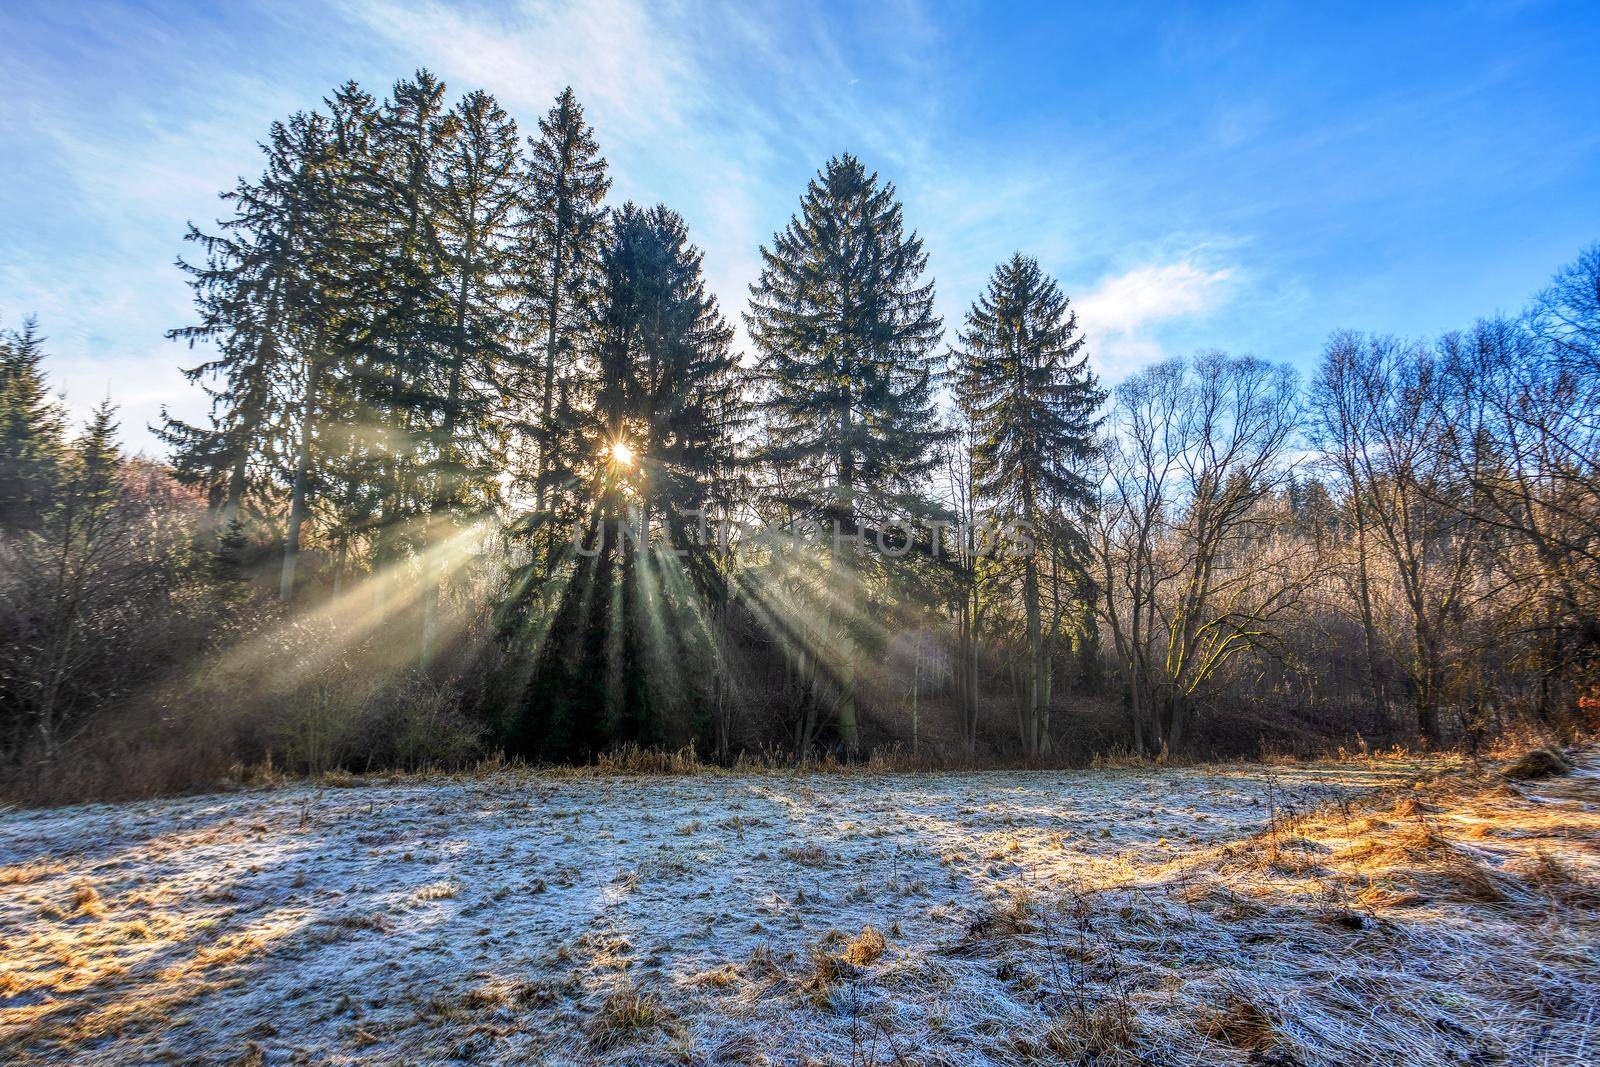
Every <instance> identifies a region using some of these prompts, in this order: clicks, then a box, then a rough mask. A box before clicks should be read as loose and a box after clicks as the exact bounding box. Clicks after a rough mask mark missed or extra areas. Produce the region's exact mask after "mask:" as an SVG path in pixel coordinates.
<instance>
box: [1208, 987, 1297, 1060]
mask: <svg viewBox="0 0 1600 1067" xmlns="http://www.w3.org/2000/svg"><path fill="white" fill-rule="evenodd" d="M1195 1029H1197V1030H1198V1031H1199V1032H1200V1033H1202V1034H1204V1035H1205V1036H1206V1037H1209V1038H1211V1040H1213V1041H1218V1042H1221V1043H1222V1044H1224V1045H1231V1046H1232V1047H1234V1048H1237V1049H1245V1050H1247V1051H1251V1052H1262V1051H1265V1050H1267V1049H1270V1048H1272V1047H1273V1046H1274V1045H1276V1044H1277V1043H1278V1039H1277V1032H1276V1031H1275V1030H1274V1028H1273V1023H1272V1017H1271V1016H1269V1015H1268V1014H1267V1013H1266V1012H1264V1011H1262V1010H1261V1009H1260V1008H1259V1007H1257V1006H1256V1004H1254V1003H1253V1002H1252V1001H1250V1000H1249V999H1247V998H1245V997H1243V996H1240V995H1239V994H1238V993H1229V994H1228V995H1227V996H1226V997H1224V998H1223V999H1222V1003H1220V1004H1216V1005H1213V1006H1211V1007H1209V1008H1207V1009H1206V1010H1204V1011H1203V1012H1201V1014H1200V1018H1199V1019H1198V1020H1196V1023H1195Z"/></svg>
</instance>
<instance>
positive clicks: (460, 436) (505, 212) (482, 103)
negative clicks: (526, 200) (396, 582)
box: [421, 92, 522, 667]
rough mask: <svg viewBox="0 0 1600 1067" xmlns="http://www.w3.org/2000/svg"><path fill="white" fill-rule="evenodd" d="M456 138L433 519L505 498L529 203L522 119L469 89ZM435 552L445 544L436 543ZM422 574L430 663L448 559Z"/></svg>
mask: <svg viewBox="0 0 1600 1067" xmlns="http://www.w3.org/2000/svg"><path fill="white" fill-rule="evenodd" d="M454 120H455V122H454V127H455V128H454V138H453V140H452V141H451V143H450V145H449V146H448V148H447V149H446V151H445V153H444V160H443V163H442V165H441V168H440V174H439V193H438V203H437V213H438V221H437V230H438V238H439V247H440V254H441V259H442V265H443V267H444V269H445V271H446V278H447V283H448V285H449V295H450V309H449V325H450V334H449V345H448V348H447V349H446V350H445V362H444V367H443V368H442V369H443V372H444V382H443V388H442V393H441V395H440V396H439V398H438V403H437V415H436V420H435V426H434V430H433V433H432V437H431V439H430V440H429V442H428V445H429V447H428V457H429V460H430V464H431V466H430V467H429V468H428V469H427V470H426V475H427V477H428V478H429V480H430V481H431V483H432V500H431V502H430V505H429V512H430V518H431V523H430V525H431V527H432V528H431V529H430V530H429V532H428V536H427V541H428V543H429V544H430V545H437V542H438V541H439V539H440V534H441V531H440V529H439V524H440V519H441V516H443V515H445V514H447V513H451V514H459V513H462V512H481V511H483V510H484V509H486V508H488V507H490V506H492V505H493V504H495V503H496V502H498V499H499V490H500V482H499V480H498V475H499V473H500V471H501V470H503V469H504V464H505V449H504V431H503V428H502V423H501V418H502V416H503V414H504V412H503V411H502V410H501V406H500V403H499V398H500V397H501V396H502V395H503V394H504V393H505V383H506V382H507V380H508V378H510V377H511V375H512V374H513V367H512V360H511V344H510V341H511V338H510V331H511V318H510V315H509V311H508V309H509V306H510V305H509V302H508V299H507V282H508V279H509V277H510V272H511V266H512V260H511V244H510V235H511V229H512V226H513V225H514V223H515V221H516V218H517V213H518V210H519V208H520V207H521V204H522V176H521V160H520V158H519V157H518V154H517V126H516V123H514V122H513V121H511V119H510V118H509V117H508V116H507V115H506V113H505V112H504V111H503V110H501V108H500V106H499V104H497V103H496V102H495V99H494V97H492V96H490V95H488V94H487V93H483V92H474V93H469V94H468V95H467V96H466V97H465V98H464V99H463V100H462V101H461V102H460V103H459V104H458V105H457V106H456V108H455V112H454ZM436 555H437V552H436ZM435 562H436V564H437V572H436V573H434V574H431V575H426V576H424V579H423V581H424V588H423V623H422V627H423V634H422V657H421V658H422V664H423V666H424V667H426V666H427V665H428V663H429V661H430V659H431V658H432V654H433V643H434V634H433V631H434V627H435V615H436V612H437V602H438V595H439V585H440V584H441V582H442V581H443V576H444V567H445V564H446V561H445V560H444V559H442V558H438V559H436V560H435Z"/></svg>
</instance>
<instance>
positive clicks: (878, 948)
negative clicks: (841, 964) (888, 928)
mask: <svg viewBox="0 0 1600 1067" xmlns="http://www.w3.org/2000/svg"><path fill="white" fill-rule="evenodd" d="M887 947H888V943H887V942H885V941H884V939H883V935H882V934H880V933H878V931H877V929H876V928H875V927H874V926H872V925H871V924H870V923H869V924H867V925H866V926H863V927H862V928H861V932H860V933H859V934H857V935H856V936H855V937H852V938H851V939H850V940H849V941H846V942H845V945H844V951H843V952H842V953H840V957H841V958H842V959H843V960H844V961H845V962H846V963H849V964H852V965H853V966H856V967H866V966H868V965H869V964H873V963H876V962H878V958H879V957H880V956H882V955H883V950H884V949H885V948H887Z"/></svg>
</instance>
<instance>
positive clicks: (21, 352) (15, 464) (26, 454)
mask: <svg viewBox="0 0 1600 1067" xmlns="http://www.w3.org/2000/svg"><path fill="white" fill-rule="evenodd" d="M43 360H44V338H42V337H41V336H39V331H38V327H37V325H36V324H35V323H34V322H33V320H31V319H30V320H28V321H26V322H24V323H23V324H22V329H21V330H18V331H15V332H3V333H0V531H13V532H22V531H29V530H36V529H38V527H39V525H40V523H41V521H42V519H43V516H44V514H45V511H46V509H47V507H48V502H49V500H50V497H51V494H52V493H53V492H54V487H55V484H56V482H57V481H58V479H59V478H60V477H61V472H62V459H63V457H62V452H63V442H62V435H63V433H64V431H65V418H64V416H63V415H62V412H61V405H60V404H59V403H58V402H57V401H56V399H55V398H54V397H53V396H51V395H50V388H49V385H48V383H47V382H46V380H45V373H44V368H43V365H42V363H43Z"/></svg>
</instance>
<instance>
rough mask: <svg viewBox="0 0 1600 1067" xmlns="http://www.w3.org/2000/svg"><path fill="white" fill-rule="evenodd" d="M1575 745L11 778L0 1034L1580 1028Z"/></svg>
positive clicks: (860, 1044)
mask: <svg viewBox="0 0 1600 1067" xmlns="http://www.w3.org/2000/svg"><path fill="white" fill-rule="evenodd" d="M1578 763H1579V765H1578V767H1577V769H1576V770H1575V771H1573V772H1572V773H1567V774H1558V775H1556V776H1554V777H1549V778H1541V779H1537V780H1517V781H1509V780H1506V779H1504V778H1502V777H1500V776H1498V775H1493V774H1488V773H1484V774H1473V773H1470V772H1469V771H1467V770H1466V769H1465V768H1461V767H1446V766H1444V765H1442V764H1423V763H1418V762H1407V761H1402V760H1385V761H1375V762H1369V763H1350V764H1339V765H1331V764H1330V765H1291V766H1274V767H1263V766H1241V767H1233V768H1192V769H1163V768H1149V767H1136V768H1129V769H1123V770H1110V769H1102V770H1090V771H1076V772H1053V771H1036V772H986V773H970V774H954V773H951V774H943V773H938V774H923V773H894V774H891V773H871V774H865V773H854V774H789V773H757V774H719V775H710V776H676V777H645V776H612V777H607V776H570V775H568V776H552V775H538V774H532V773H527V772H516V771H507V772H504V773H496V774H489V775H484V776H479V777H466V778H443V779H432V780H427V781H414V780H413V781H396V782H379V781H368V780H351V781H341V782H339V783H337V786H338V787H337V788H335V787H334V786H333V784H332V783H324V784H314V785H301V786H295V787H290V788H284V789H278V790H268V791H257V792H249V793H239V794H232V795H225V796H209V797H195V798H188V799H181V800H168V801H152V802H143V803H137V804H130V805H125V806H88V807H80V808H67V809H57V810H52V811H41V812H17V811H13V812H9V813H6V814H3V815H0V944H3V946H4V948H3V955H0V1061H5V1062H21V1063H29V1062H40V1063H42V1062H68V1061H70V1062H85V1061H95V1062H109V1063H118V1062H121V1063H136V1062H137V1063H143V1062H150V1061H158V1060H167V1059H176V1060H195V1061H204V1062H244V1063H289V1062H351V1061H357V1062H362V1061H366V1062H391V1061H397V1060H404V1061H410V1062H443V1061H456V1060H462V1061H464V1060H483V1061H502V1062H525V1061H534V1062H542V1063H557V1064H567V1063H570V1064H584V1063H617V1064H622V1063H640V1064H644V1063H652V1064H654V1063H666V1062H672V1063H691V1064H713V1063H715V1064H758V1063H772V1064H806V1063H811V1064H818V1063H840V1064H843V1063H850V1064H884V1065H890V1064H927V1065H933V1064H974V1065H976V1064H1030V1063H1071V1064H1124V1063H1126V1064H1135V1063H1146V1064H1150V1063H1161V1064H1212V1063H1238V1064H1246V1063H1255V1064H1278V1065H1291V1064H1304V1065H1307V1067H1310V1065H1320V1064H1329V1065H1332V1064H1345V1063H1374V1064H1377V1063H1401V1062H1403V1063H1414V1064H1441V1065H1442V1064H1459V1063H1463V1062H1477V1063H1496V1062H1504V1063H1519V1064H1521V1063H1527V1064H1579V1063H1588V1062H1592V1061H1593V1060H1594V1059H1595V1057H1596V1053H1597V1049H1600V1044H1597V1042H1596V1040H1595V1038H1594V1036H1593V1033H1594V1031H1595V1030H1596V1028H1597V1024H1600V963H1597V960H1600V924H1597V909H1600V773H1597V772H1596V771H1595V770H1594V769H1593V763H1592V761H1589V762H1586V761H1584V760H1582V759H1580V760H1579V761H1578ZM1440 772H1444V773H1440Z"/></svg>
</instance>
